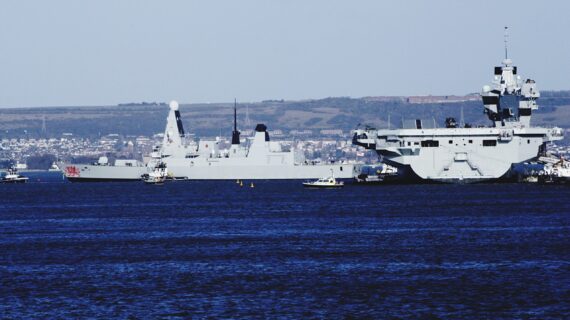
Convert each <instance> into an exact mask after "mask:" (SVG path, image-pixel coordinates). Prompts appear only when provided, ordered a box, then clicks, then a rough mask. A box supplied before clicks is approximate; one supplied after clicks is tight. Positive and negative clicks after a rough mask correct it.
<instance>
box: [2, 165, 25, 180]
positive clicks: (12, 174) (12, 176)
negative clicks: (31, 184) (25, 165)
mask: <svg viewBox="0 0 570 320" xmlns="http://www.w3.org/2000/svg"><path fill="white" fill-rule="evenodd" d="M27 181H28V177H24V176H21V175H20V174H18V170H17V169H16V167H12V168H10V169H8V171H6V174H5V175H4V176H3V177H2V179H1V180H0V182H2V183H25V182H27Z"/></svg>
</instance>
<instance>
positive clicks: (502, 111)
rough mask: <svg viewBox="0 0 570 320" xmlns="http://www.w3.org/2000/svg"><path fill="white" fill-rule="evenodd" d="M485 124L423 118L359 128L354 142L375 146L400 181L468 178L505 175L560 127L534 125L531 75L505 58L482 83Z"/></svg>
mask: <svg viewBox="0 0 570 320" xmlns="http://www.w3.org/2000/svg"><path fill="white" fill-rule="evenodd" d="M481 97H482V101H483V105H484V113H485V114H486V115H487V117H488V118H489V120H490V121H491V125H490V126H488V127H477V128H472V127H468V126H464V127H460V126H459V125H457V123H456V122H455V121H454V120H453V119H451V118H448V119H447V121H446V126H445V127H444V128H427V126H426V125H424V123H422V121H421V120H416V121H415V127H413V128H402V129H358V130H355V132H354V136H353V144H355V145H359V146H363V147H365V148H366V149H371V150H375V151H376V152H377V153H378V155H379V156H380V157H381V158H382V161H383V162H385V163H388V164H390V165H392V166H395V167H397V168H398V172H399V174H401V177H400V178H401V181H430V182H450V183H471V182H481V181H490V180H504V179H507V178H509V177H510V173H511V170H512V166H513V165H515V164H518V163H523V162H526V161H529V160H533V159H536V158H537V157H538V156H540V155H542V154H544V153H545V151H546V145H547V143H548V142H551V141H556V140H561V139H562V138H563V131H562V129H561V128H544V127H534V126H532V125H531V117H532V113H533V111H534V110H537V109H538V104H537V100H538V98H539V97H540V92H539V91H538V89H537V87H536V83H535V81H534V80H531V79H526V80H521V77H520V76H519V75H518V70H517V67H516V66H514V65H513V62H512V60H511V59H509V57H508V51H507V42H506V35H505V59H504V60H503V61H502V65H501V66H498V67H495V69H494V81H493V83H492V85H491V86H489V85H486V86H484V87H483V90H482V92H481Z"/></svg>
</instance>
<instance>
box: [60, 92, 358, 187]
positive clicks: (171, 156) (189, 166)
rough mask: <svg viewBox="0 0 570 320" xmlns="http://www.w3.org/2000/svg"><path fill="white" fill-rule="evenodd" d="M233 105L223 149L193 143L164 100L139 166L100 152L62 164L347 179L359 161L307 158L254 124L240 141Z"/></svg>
mask: <svg viewBox="0 0 570 320" xmlns="http://www.w3.org/2000/svg"><path fill="white" fill-rule="evenodd" d="M236 120H237V110H236V107H235V106H234V130H233V132H232V144H231V147H230V148H229V149H228V150H220V148H219V146H220V140H219V139H216V140H212V141H209V140H200V141H199V142H198V143H196V142H195V141H194V140H193V139H189V137H188V136H187V135H186V134H185V132H184V127H183V125H182V120H181V117H180V111H179V107H178V103H177V102H176V101H172V102H171V103H170V111H169V114H168V117H167V121H166V129H165V132H164V138H163V141H162V145H161V147H160V148H157V149H156V150H155V151H154V152H153V153H152V154H151V160H150V161H149V162H148V163H147V165H146V166H145V165H144V164H143V163H141V162H139V161H136V160H116V161H115V164H114V165H110V164H109V163H108V160H107V158H106V157H102V158H100V159H99V161H98V162H97V163H93V164H75V165H73V164H67V165H66V164H63V165H62V167H63V168H64V174H65V176H66V177H67V178H68V179H69V180H70V181H73V182H75V181H83V182H85V181H136V180H140V179H141V177H142V176H143V175H145V176H146V175H148V174H150V173H151V172H153V171H154V168H155V166H156V165H157V164H158V163H162V164H164V165H166V167H167V168H168V175H169V178H172V179H177V180H236V179H239V180H260V179H262V180H264V179H270V180H273V179H299V180H302V179H316V178H320V177H323V176H325V175H327V174H328V173H329V172H330V171H331V170H332V171H333V173H334V175H335V177H337V178H339V179H352V178H353V177H354V176H356V174H357V171H358V170H359V167H358V166H356V165H354V164H341V163H335V164H313V163H312V162H310V161H306V160H305V158H304V156H303V155H302V154H299V153H297V152H295V151H293V150H292V151H282V149H281V144H279V143H278V142H273V141H270V139H269V132H268V131H267V127H266V126H265V125H263V124H258V125H257V126H256V128H255V135H254V136H253V137H252V138H250V139H249V140H248V141H247V145H245V146H242V145H241V141H240V132H239V131H238V130H237V122H236Z"/></svg>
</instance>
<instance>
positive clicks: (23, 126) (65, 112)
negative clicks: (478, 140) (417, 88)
mask: <svg viewBox="0 0 570 320" xmlns="http://www.w3.org/2000/svg"><path fill="white" fill-rule="evenodd" d="M539 105H540V109H539V110H538V111H537V112H536V113H535V115H534V118H533V123H534V124H540V125H557V126H561V127H564V128H570V91H544V92H543V93H542V97H541V99H540V100H539ZM232 106H233V103H212V104H182V105H181V106H180V112H181V114H182V117H183V122H184V125H185V127H186V131H188V132H193V133H196V134H198V135H206V136H213V135H220V133H221V134H222V135H229V134H230V132H231V127H232ZM462 109H463V114H464V119H465V122H467V123H471V124H474V125H477V124H488V121H487V119H486V117H485V116H484V114H483V106H482V103H481V101H480V98H479V97H478V96H477V95H468V96H464V97H460V96H425V97H364V98H349V97H336V98H325V99H315V100H303V101H283V100H278V101H277V100H269V101H263V102H257V103H241V104H239V105H238V121H239V124H238V126H239V128H240V130H246V129H253V128H254V127H255V124H256V123H265V124H267V125H268V127H269V128H270V130H271V129H281V130H283V131H285V132H288V131H290V130H303V129H313V130H321V129H342V130H344V131H345V132H346V131H349V130H351V129H354V128H355V127H356V126H357V125H359V124H360V125H365V124H366V125H370V126H373V127H379V128H381V127H388V120H390V125H391V126H392V127H399V126H400V125H401V122H402V120H403V119H424V120H427V121H434V122H435V123H437V124H438V125H439V126H442V125H443V122H444V120H445V118H446V117H455V118H456V119H457V120H459V119H460V117H461V110H462ZM246 112H247V113H248V114H249V119H250V121H249V127H247V125H246ZM167 113H168V107H167V105H166V104H164V103H138V104H137V103H129V104H121V105H118V106H101V107H49V108H47V107H46V108H17V109H0V137H1V138H11V137H24V136H25V135H27V136H29V137H40V136H46V137H60V136H61V135H62V133H72V134H73V135H75V136H82V137H96V136H100V135H106V134H110V133H118V134H122V135H147V136H148V135H151V134H154V133H158V132H162V131H163V129H164V125H165V121H166V115H167ZM44 123H45V131H44V130H43V129H42V128H43V127H44V126H43V124H44Z"/></svg>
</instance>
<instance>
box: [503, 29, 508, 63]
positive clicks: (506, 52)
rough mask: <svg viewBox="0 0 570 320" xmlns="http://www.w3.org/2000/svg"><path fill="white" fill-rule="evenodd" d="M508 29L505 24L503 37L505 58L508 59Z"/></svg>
mask: <svg viewBox="0 0 570 320" xmlns="http://www.w3.org/2000/svg"><path fill="white" fill-rule="evenodd" d="M508 31H509V27H507V26H505V34H504V38H505V59H508V58H509V54H508V47H507V44H508V42H509V41H508V40H509V33H508Z"/></svg>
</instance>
